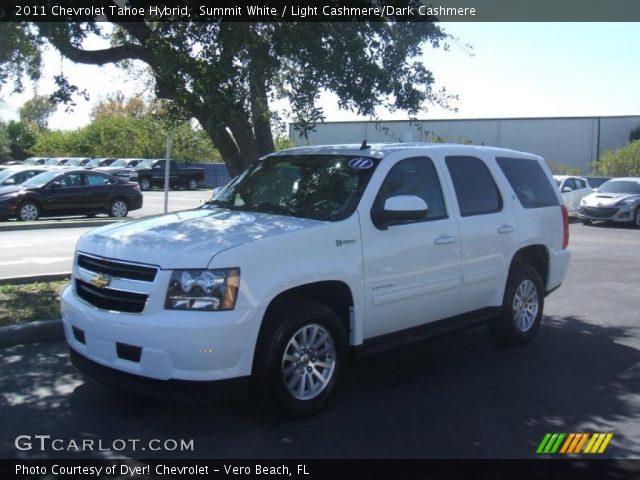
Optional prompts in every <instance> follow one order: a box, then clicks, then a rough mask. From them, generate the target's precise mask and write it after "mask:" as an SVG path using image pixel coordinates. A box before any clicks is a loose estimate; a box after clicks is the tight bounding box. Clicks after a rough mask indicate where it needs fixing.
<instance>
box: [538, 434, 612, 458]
mask: <svg viewBox="0 0 640 480" xmlns="http://www.w3.org/2000/svg"><path fill="white" fill-rule="evenodd" d="M612 438H613V433H593V434H591V433H577V432H574V433H569V434H565V433H559V432H558V433H546V434H545V435H544V437H543V438H542V441H541V442H540V445H538V448H537V449H536V453H538V454H553V453H565V454H571V453H581V452H582V453H588V454H597V453H604V451H605V449H606V448H607V446H608V445H609V442H610V441H611V439H612ZM565 439H566V440H565ZM563 440H564V442H563ZM587 440H588V441H587ZM585 443H586V444H587V446H586V448H585V449H584V451H582V447H583V446H584V445H585Z"/></svg>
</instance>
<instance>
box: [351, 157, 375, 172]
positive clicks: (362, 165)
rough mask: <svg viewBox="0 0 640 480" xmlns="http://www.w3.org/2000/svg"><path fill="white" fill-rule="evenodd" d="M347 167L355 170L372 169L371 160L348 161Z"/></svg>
mask: <svg viewBox="0 0 640 480" xmlns="http://www.w3.org/2000/svg"><path fill="white" fill-rule="evenodd" d="M347 165H349V166H350V167H351V168H355V169H356V170H366V169H367V168H371V167H373V160H371V159H370V158H365V157H358V158H354V159H353V160H349V163H348V164H347Z"/></svg>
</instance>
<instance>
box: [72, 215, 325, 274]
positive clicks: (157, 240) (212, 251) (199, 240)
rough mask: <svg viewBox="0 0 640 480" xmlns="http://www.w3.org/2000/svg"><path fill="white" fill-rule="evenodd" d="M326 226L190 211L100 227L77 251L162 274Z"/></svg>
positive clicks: (203, 264)
mask: <svg viewBox="0 0 640 480" xmlns="http://www.w3.org/2000/svg"><path fill="white" fill-rule="evenodd" d="M323 224H324V222H321V221H318V220H308V219H304V218H296V217H286V216H281V215H273V214H268V213H253V212H239V211H230V210H223V209H211V210H208V209H196V210H185V211H182V212H175V213H170V214H167V215H157V216H152V217H147V218H144V219H142V220H138V221H133V222H126V223H120V224H113V225H108V226H105V227H101V228H97V229H95V230H92V231H91V232H88V233H86V234H85V235H83V236H82V237H80V240H79V241H78V247H77V250H78V251H79V252H85V253H89V254H93V255H98V256H101V257H106V258H112V259H114V260H124V261H133V262H140V263H147V264H152V265H158V266H159V267H160V268H162V269H175V268H207V266H208V265H209V262H210V261H211V259H212V258H213V256H214V255H216V254H217V253H220V252H222V251H224V250H227V249H229V248H233V247H235V246H238V245H242V244H244V243H248V242H253V241H255V240H260V239H261V238H266V237H272V236H275V235H281V234H285V233H288V232H293V231H296V230H300V229H304V228H311V227H314V226H319V225H323ZM268 254H269V252H265V255H268ZM227 266H231V267H234V266H236V265H227Z"/></svg>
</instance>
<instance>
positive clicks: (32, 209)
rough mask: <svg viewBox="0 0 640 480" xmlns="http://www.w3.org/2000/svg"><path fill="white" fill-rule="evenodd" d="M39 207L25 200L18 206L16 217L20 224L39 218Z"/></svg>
mask: <svg viewBox="0 0 640 480" xmlns="http://www.w3.org/2000/svg"><path fill="white" fill-rule="evenodd" d="M40 214H41V211H40V205H38V204H37V203H36V202H34V201H32V200H25V201H24V202H22V203H21V204H20V205H18V210H17V212H16V217H17V219H18V220H20V221H21V222H34V221H36V220H38V218H40Z"/></svg>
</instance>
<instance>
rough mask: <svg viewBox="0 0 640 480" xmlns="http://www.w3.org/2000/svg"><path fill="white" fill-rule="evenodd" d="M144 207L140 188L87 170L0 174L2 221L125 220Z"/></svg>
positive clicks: (17, 169) (32, 169) (25, 169)
mask: <svg viewBox="0 0 640 480" xmlns="http://www.w3.org/2000/svg"><path fill="white" fill-rule="evenodd" d="M139 208H142V193H141V192H140V186H139V185H138V184H137V183H134V182H128V181H125V180H122V179H120V178H117V177H115V176H112V175H109V174H107V173H105V172H101V171H97V170H86V169H78V168H74V169H46V168H43V167H9V168H6V169H4V170H2V171H0V220H7V219H9V218H16V219H18V220H21V221H34V220H37V219H38V218H40V217H42V216H52V215H88V216H90V217H91V216H94V215H97V214H99V213H107V214H108V215H109V216H111V217H126V216H127V214H128V213H129V212H130V211H132V210H137V209H139Z"/></svg>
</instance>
